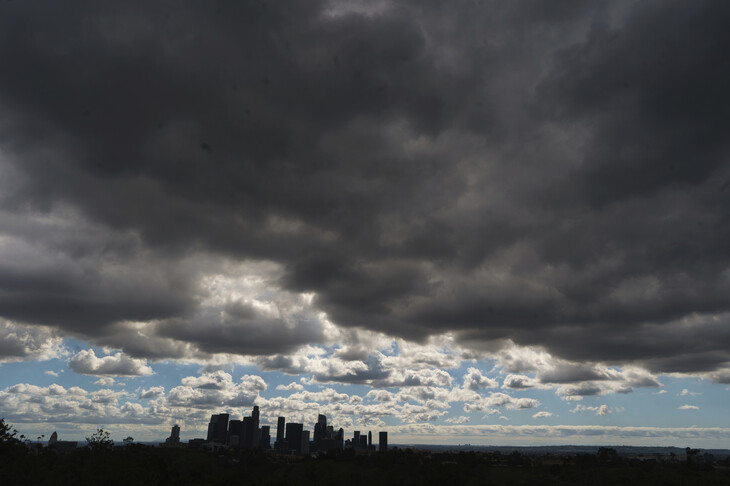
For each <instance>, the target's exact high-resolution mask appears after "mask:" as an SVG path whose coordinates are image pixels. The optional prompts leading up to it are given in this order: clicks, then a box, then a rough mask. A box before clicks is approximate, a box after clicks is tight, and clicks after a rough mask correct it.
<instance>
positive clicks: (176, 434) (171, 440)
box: [165, 424, 180, 445]
mask: <svg viewBox="0 0 730 486" xmlns="http://www.w3.org/2000/svg"><path fill="white" fill-rule="evenodd" d="M179 443H180V426H179V425H177V424H175V425H173V426H172V429H171V430H170V437H168V438H167V439H165V444H166V445H177V444H179Z"/></svg>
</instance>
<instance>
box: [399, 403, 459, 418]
mask: <svg viewBox="0 0 730 486" xmlns="http://www.w3.org/2000/svg"><path fill="white" fill-rule="evenodd" d="M447 413H448V412H447V411H446V410H438V409H436V408H432V407H429V406H428V405H412V404H410V403H405V404H403V406H402V407H400V409H399V410H398V412H397V415H396V416H397V417H398V418H399V419H401V420H402V421H403V422H405V423H417V422H435V421H436V420H438V419H439V418H441V417H443V416H444V415H446V414H447Z"/></svg>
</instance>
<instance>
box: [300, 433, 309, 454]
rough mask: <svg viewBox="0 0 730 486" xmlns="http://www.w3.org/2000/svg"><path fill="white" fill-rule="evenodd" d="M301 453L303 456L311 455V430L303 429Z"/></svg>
mask: <svg viewBox="0 0 730 486" xmlns="http://www.w3.org/2000/svg"><path fill="white" fill-rule="evenodd" d="M299 454H300V455H302V456H307V455H309V431H308V430H302V444H301V447H299Z"/></svg>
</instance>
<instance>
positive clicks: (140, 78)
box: [0, 0, 730, 397]
mask: <svg viewBox="0 0 730 486" xmlns="http://www.w3.org/2000/svg"><path fill="white" fill-rule="evenodd" d="M168 7H169V8H168ZM170 8H174V9H175V12H176V14H175V15H174V16H170V15H167V12H168V10H169V9H170ZM0 9H1V10H0V65H3V66H17V67H19V68H18V69H13V70H11V72H9V73H8V74H7V75H5V76H3V77H2V80H0V108H1V110H0V112H1V113H2V115H1V118H0V123H2V127H3V136H2V139H1V140H0V175H2V177H0V316H2V317H3V318H5V319H8V320H11V321H13V322H19V323H23V324H30V325H34V326H38V327H37V329H46V328H53V329H55V330H56V331H55V332H58V333H59V334H58V335H73V336H81V337H84V338H87V339H89V340H90V342H92V344H98V345H105V346H110V347H113V348H115V349H121V350H122V351H123V353H125V355H127V356H130V357H133V358H137V359H166V358H173V359H199V360H208V359H214V357H215V356H216V355H219V354H226V355H233V356H238V357H241V356H246V355H251V356H258V357H259V358H260V361H256V362H257V363H259V364H260V366H261V367H262V368H265V369H281V370H291V371H295V370H301V369H305V368H308V367H309V368H313V369H317V370H318V371H317V372H316V373H312V374H314V375H315V376H316V379H317V380H319V381H322V382H330V381H342V382H350V383H368V382H370V383H378V382H379V383H383V384H385V383H388V378H389V376H390V374H392V373H390V374H389V372H388V371H384V370H383V369H386V370H387V369H388V367H390V366H392V367H393V368H395V369H406V368H407V369H412V370H418V369H420V367H421V364H419V363H422V364H423V366H425V367H426V369H428V367H429V366H430V367H433V368H449V369H450V368H452V367H453V365H454V364H455V363H456V362H457V361H458V359H459V357H460V356H466V355H467V354H468V353H472V355H479V354H480V353H482V352H494V351H498V350H499V348H500V347H502V346H505V347H507V348H509V343H516V344H518V345H520V346H523V347H534V348H535V349H536V351H535V352H536V353H537V355H536V356H533V357H535V358H536V359H537V360H538V361H539V359H541V357H540V355H539V353H541V352H545V353H549V354H550V355H551V356H555V357H558V358H560V359H562V360H564V362H554V363H552V364H553V366H552V367H550V369H543V368H541V367H540V366H539V363H536V362H534V361H533V362H530V359H531V358H530V357H529V356H521V357H515V359H513V360H511V361H510V362H509V365H508V366H505V368H504V369H505V371H507V372H508V373H512V374H521V375H523V374H525V373H530V372H531V371H530V369H529V367H530V366H537V368H536V369H535V370H534V371H532V372H534V373H535V374H536V379H538V380H539V381H540V382H541V383H543V384H554V385H556V386H579V387H581V386H582V385H581V384H582V383H592V385H591V386H585V387H582V388H578V389H576V390H578V391H580V390H581V389H582V390H585V391H587V392H591V391H592V390H593V389H595V388H600V389H601V390H609V389H611V390H616V391H622V390H628V389H630V388H631V387H633V386H642V385H638V384H637V385H633V384H631V383H630V381H631V378H630V377H628V376H624V377H623V378H615V377H612V375H611V373H610V371H607V370H606V369H600V368H597V367H596V366H595V365H594V364H595V363H604V364H605V365H606V366H622V367H626V366H632V367H636V368H641V369H646V370H648V372H649V373H652V374H658V373H664V372H680V373H693V374H698V375H701V376H706V377H709V378H710V379H712V380H714V381H718V382H726V381H728V373H727V368H728V362H730V331H729V330H728V329H730V327H729V326H728V325H727V323H728V319H729V318H730V302H728V299H727V295H728V293H729V292H730V270H729V269H730V253H728V251H727V244H726V242H727V240H728V236H729V235H730V222H729V221H728V218H727V206H728V198H729V197H730V191H727V190H726V189H727V184H726V182H727V181H728V180H730V165H729V162H728V158H727V157H726V154H727V152H728V148H729V147H730V145H729V144H730V141H728V138H727V137H726V136H725V134H726V133H727V132H728V128H730V126H729V123H730V122H729V120H730V113H728V107H727V106H726V105H725V104H719V105H718V103H717V100H718V99H720V98H722V97H723V96H724V93H725V89H726V88H725V87H726V86H727V85H728V84H729V82H730V73H729V72H728V71H727V70H723V69H719V68H718V66H721V65H722V62H721V60H722V59H721V58H720V57H719V56H721V55H722V53H724V52H725V51H727V46H728V45H730V34H729V33H728V29H727V28H726V25H725V22H724V21H723V19H725V18H727V17H728V14H729V13H730V5H729V4H727V3H726V2H712V1H709V0H708V1H704V0H698V1H696V2H693V3H692V6H691V8H688V7H687V6H686V4H685V3H684V2H680V1H670V2H667V3H664V2H662V3H654V2H648V3H647V2H640V3H624V2H619V3H616V4H612V5H608V6H607V5H606V4H605V3H604V2H598V1H589V2H578V3H566V4H564V5H561V6H559V7H554V8H536V7H535V5H534V4H533V3H531V2H517V3H511V4H509V5H503V4H502V3H500V2H491V1H487V2H479V3H468V4H466V3H464V4H460V5H459V6H458V7H457V8H453V7H448V8H447V7H445V6H443V5H439V4H438V3H430V4H428V5H424V4H423V2H420V1H405V2H399V3H398V8H392V4H391V2H388V1H382V2H375V3H374V4H372V3H368V4H366V3H364V2H347V3H346V4H343V5H338V4H337V2H314V3H313V2H310V1H306V2H304V1H292V2H286V3H277V4H273V5H267V8H265V9H263V8H261V7H260V5H258V4H254V3H224V4H222V5H221V6H218V5H210V4H206V3H201V4H188V5H185V6H183V7H180V6H179V5H176V4H174V3H171V2H168V3H167V7H164V6H163V8H158V7H154V8H152V7H150V6H149V5H147V4H145V3H144V2H140V1H133V2H128V3H125V4H124V5H123V6H119V5H114V6H111V5H110V4H107V3H94V4H85V3H78V4H74V5H66V4H64V5H61V4H58V5H43V6H40V5H38V4H35V3H33V2H3V3H2V6H1V7H0ZM219 9H220V10H219ZM657 18H660V19H661V22H657V21H656V19H657ZM88 19H93V22H89V21H88ZM28 32H32V33H33V35H29V34H28ZM190 32H195V33H196V35H195V36H190V35H188V34H189V33H190ZM707 39H712V42H711V43H712V45H711V46H710V47H708V44H707V42H708V41H707ZM60 45H63V46H64V48H63V49H60V48H59V46H60ZM220 59H245V60H246V62H242V63H237V62H225V63H222V62H218V61H217V60H220ZM646 59H652V60H656V62H645V60H646ZM718 59H720V61H718ZM132 60H133V61H132ZM697 73H710V74H709V75H707V76H698V75H697ZM485 79H489V83H488V84H486V85H485V83H484V80H485ZM102 81H103V82H102ZM130 194H134V197H130ZM252 276H253V277H252ZM247 279H248V280H247ZM41 326H45V327H41ZM336 327H339V328H346V329H348V330H351V329H367V330H369V331H371V332H373V333H375V334H383V335H387V336H394V337H397V338H399V339H402V340H404V341H413V342H417V343H420V344H423V343H427V342H428V340H429V339H430V338H432V337H433V336H439V335H443V334H450V335H451V336H452V338H453V340H454V343H455V344H458V345H459V346H461V347H462V348H465V354H464V355H457V354H449V353H445V352H444V353H432V352H426V353H425V354H422V355H420V356H418V355H417V353H416V354H412V355H408V353H409V350H407V349H405V347H403V349H402V350H401V352H402V354H404V355H408V357H407V358H404V359H407V360H408V361H409V363H410V364H403V365H396V364H392V363H389V362H388V360H391V359H392V360H393V363H395V362H396V361H397V358H391V356H389V355H388V356H386V357H380V358H378V357H376V359H374V360H372V361H371V360H370V359H371V358H370V356H371V353H370V351H371V348H369V347H368V346H367V345H365V344H358V343H357V342H346V340H345V338H343V337H342V335H341V334H340V331H338V330H337V329H336ZM2 332H4V333H5V334H3V335H7V336H10V334H12V333H13V331H11V332H9V333H8V332H6V331H2ZM34 332H35V331H33V333H34ZM39 332H40V331H39ZM16 334H17V333H16ZM31 334H32V333H31ZM31 334H27V335H26V337H22V336H21V337H17V336H16V337H10V338H8V339H7V340H5V339H3V340H2V342H3V345H2V347H0V352H1V353H2V357H3V358H6V357H9V359H26V358H28V357H32V356H43V355H44V351H42V350H43V349H47V348H48V346H50V347H51V348H52V347H53V345H52V344H50V345H49V344H48V343H51V342H52V341H48V339H47V338H46V337H44V336H45V335H44V334H42V333H41V334H37V335H35V334H33V335H32V336H31ZM18 336H19V335H18ZM54 336H55V335H54ZM334 339H342V341H340V344H342V346H340V347H338V349H339V351H338V356H337V358H338V359H339V361H337V360H333V359H329V360H327V361H330V362H332V363H333V364H332V365H331V366H330V365H328V364H327V363H325V362H323V360H319V361H318V358H312V359H310V360H306V359H299V358H297V357H296V356H292V355H295V354H296V353H297V351H298V350H299V349H300V348H302V347H307V346H309V345H319V344H324V345H329V344H333V340H334ZM44 343H46V344H44ZM44 346H45V347H44ZM398 355H399V353H393V356H398ZM33 359H34V358H33ZM241 359H242V358H241ZM438 361H441V362H442V363H446V366H442V365H438V364H436V363H437V362H438ZM308 373H309V372H308ZM401 378H403V379H404V380H412V381H413V383H420V384H421V385H423V384H426V383H431V382H428V381H427V380H426V381H424V380H425V379H426V378H425V377H422V376H420V375H419V376H415V375H413V374H411V375H408V374H406V375H404V376H402V377H399V376H396V377H395V378H394V381H393V382H394V383H395V382H396V381H397V380H400V379H401ZM649 382H650V379H649V381H647V382H645V383H649ZM434 383H435V382H434ZM601 383H615V385H611V387H613V388H611V387H607V388H605V387H604V386H603V385H602V384H601ZM384 386H387V385H384ZM566 396H567V397H579V396H582V395H579V394H573V395H566Z"/></svg>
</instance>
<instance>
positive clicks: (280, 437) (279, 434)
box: [274, 417, 286, 450]
mask: <svg viewBox="0 0 730 486" xmlns="http://www.w3.org/2000/svg"><path fill="white" fill-rule="evenodd" d="M285 424H286V420H285V419H284V417H279V418H278V419H276V442H275V443H274V447H276V449H277V450H281V449H282V447H283V445H284V425H285Z"/></svg>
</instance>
